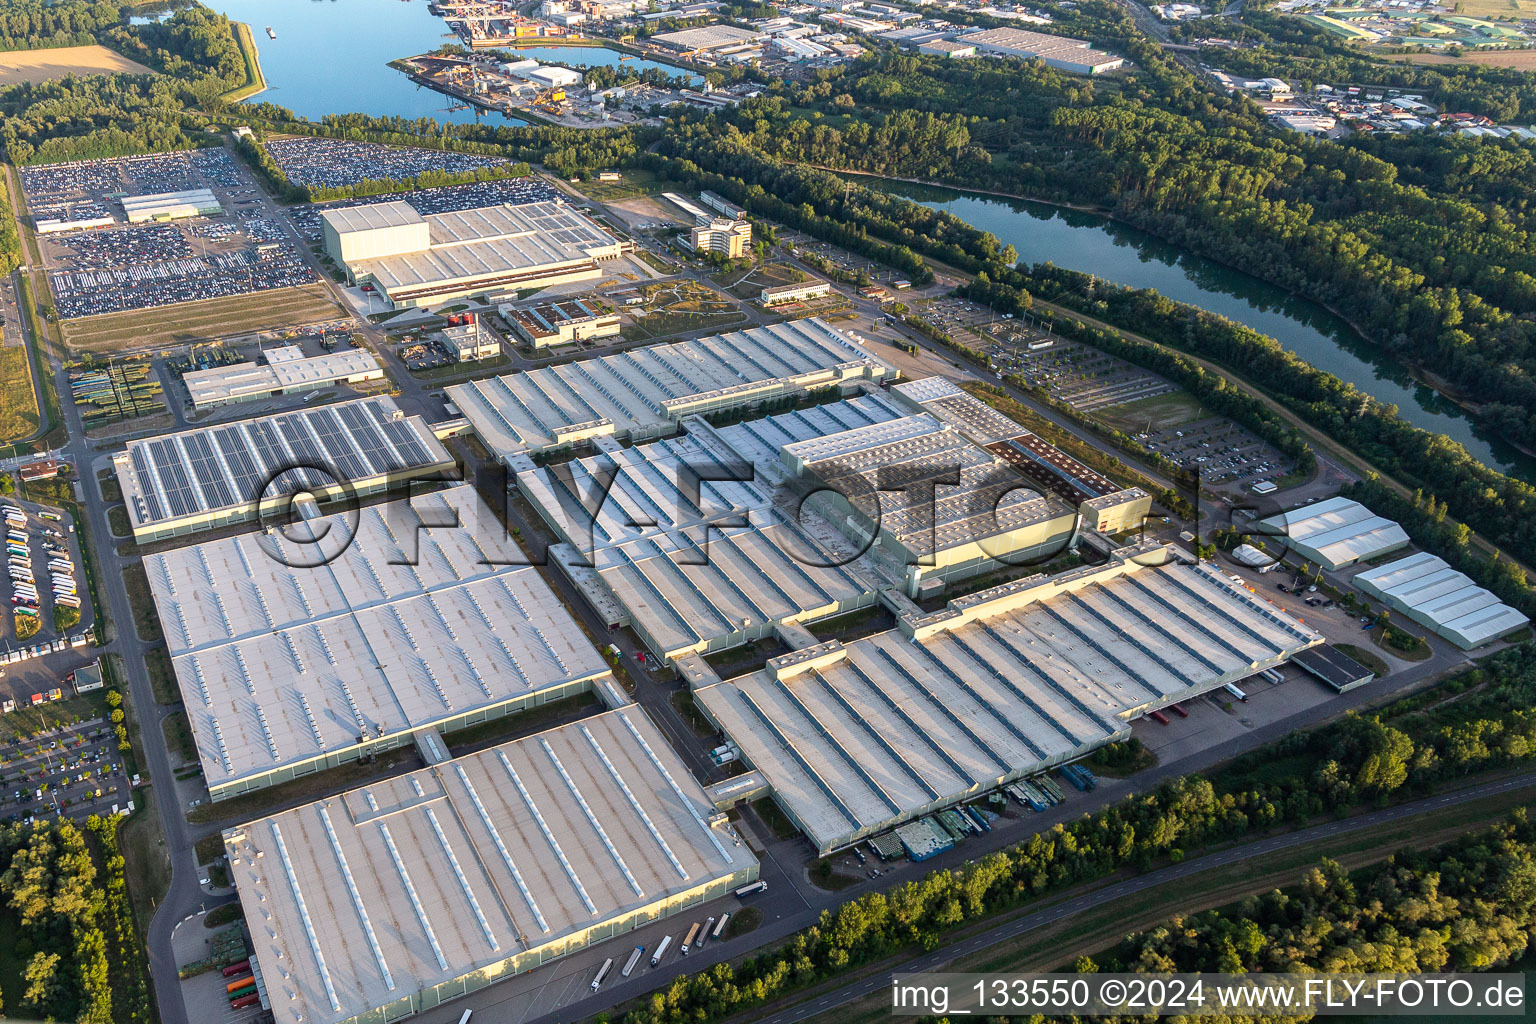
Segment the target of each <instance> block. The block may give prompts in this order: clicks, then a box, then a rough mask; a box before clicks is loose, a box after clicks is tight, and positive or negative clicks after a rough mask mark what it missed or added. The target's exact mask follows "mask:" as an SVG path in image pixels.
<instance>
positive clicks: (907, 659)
mask: <svg viewBox="0 0 1536 1024" xmlns="http://www.w3.org/2000/svg"><path fill="white" fill-rule="evenodd" d="M1154 563H1161V564H1154ZM1321 642H1322V638H1321V637H1320V636H1319V635H1317V634H1316V633H1314V632H1312V631H1311V630H1310V629H1308V628H1307V627H1306V626H1304V625H1302V624H1301V623H1299V622H1297V621H1296V620H1294V619H1291V618H1288V617H1287V616H1285V615H1283V614H1282V613H1280V612H1277V611H1276V610H1275V609H1274V608H1273V607H1272V606H1271V605H1269V604H1268V603H1266V602H1264V601H1262V600H1260V599H1258V598H1256V597H1254V596H1253V595H1252V594H1250V593H1248V592H1247V591H1246V590H1244V589H1241V588H1238V587H1235V586H1233V585H1232V584H1231V583H1230V582H1229V581H1227V580H1226V579H1224V578H1223V577H1222V576H1221V574H1220V573H1218V572H1216V571H1214V570H1212V569H1210V568H1209V567H1207V566H1204V565H1198V564H1197V565H1188V564H1183V563H1181V562H1179V561H1178V560H1177V559H1176V557H1175V553H1174V549H1172V548H1158V547H1156V546H1151V545H1148V546H1145V547H1138V548H1131V549H1125V550H1123V551H1122V552H1121V553H1120V556H1119V557H1117V558H1116V559H1114V560H1112V561H1111V562H1110V563H1109V564H1107V565H1103V566H1090V567H1086V568H1082V569H1078V570H1074V571H1072V572H1068V573H1064V574H1061V575H1058V576H1051V577H1047V576H1043V575H1041V576H1032V577H1029V578H1026V579H1021V580H1015V581H1013V582H1010V583H1005V584H1003V585H1002V586H999V587H995V588H993V589H991V590H986V591H982V592H980V593H977V594H973V595H969V596H967V597H963V598H957V599H955V600H952V601H950V602H949V605H948V607H947V608H945V609H944V610H942V611H939V612H935V613H932V614H928V615H922V614H920V613H912V614H908V615H902V616H899V617H898V624H897V628H896V629H893V630H890V631H888V632H884V633H877V634H875V635H873V636H869V637H865V638H863V639H861V640H855V641H852V642H849V643H840V642H838V641H835V640H833V641H827V642H824V643H821V644H817V645H815V646H813V647H808V648H805V649H801V650H797V651H794V652H792V653H790V654H785V655H783V656H781V657H778V658H774V659H771V660H770V661H769V662H768V665H767V667H766V668H765V669H764V670H762V671H761V672H757V673H754V674H752V675H747V676H742V677H740V678H737V679H732V680H728V681H725V682H720V683H716V684H714V685H710V686H704V687H701V688H700V689H698V690H696V691H695V692H694V698H695V700H696V702H697V704H698V706H699V707H700V708H701V709H702V710H703V711H704V713H705V714H706V715H707V716H708V717H709V718H710V719H711V720H712V721H713V722H715V723H716V724H717V725H719V726H720V728H721V729H723V730H724V732H725V733H726V735H727V736H729V737H730V739H731V740H732V742H734V743H735V744H736V746H737V747H738V748H739V749H740V751H741V756H742V759H743V760H744V761H745V762H746V763H747V764H748V765H750V766H751V767H752V768H754V769H756V770H757V771H759V772H761V773H762V774H763V775H764V776H765V777H766V778H767V780H768V784H769V786H770V787H771V788H772V791H773V795H774V797H775V798H776V800H777V801H778V802H779V804H780V805H781V806H782V807H783V809H784V811H785V813H786V814H788V815H789V816H790V818H791V819H792V820H793V821H794V822H795V824H796V825H797V826H799V827H800V828H801V829H802V830H803V831H804V832H805V833H806V835H807V836H808V837H809V838H810V840H811V842H812V843H813V844H814V845H815V846H816V848H817V849H818V850H819V851H821V852H822V853H823V854H825V853H828V852H830V851H832V850H836V849H840V848H843V847H846V846H849V845H851V844H853V843H855V842H858V841H860V840H862V839H865V838H867V837H870V836H873V835H876V834H878V833H880V832H884V831H886V830H887V829H890V828H893V827H895V826H897V825H899V824H901V823H902V822H905V821H909V820H911V819H913V818H918V817H922V816H924V815H927V814H930V813H932V812H934V811H936V810H939V809H941V808H943V807H946V806H948V805H951V804H954V803H957V802H959V801H961V800H964V799H969V798H972V797H975V796H979V795H980V794H982V793H985V792H987V791H989V790H991V789H993V788H995V787H996V786H998V785H1000V784H1003V783H1007V782H1012V781H1015V780H1017V779H1020V778H1026V777H1028V776H1030V775H1034V774H1036V773H1039V772H1042V771H1044V770H1046V769H1048V768H1050V767H1052V766H1054V765H1058V764H1061V763H1063V762H1066V761H1071V760H1075V759H1077V758H1079V757H1081V756H1083V755H1084V754H1087V753H1088V752H1089V751H1091V750H1093V749H1094V748H1096V747H1099V746H1102V745H1103V744H1105V743H1108V742H1111V741H1113V740H1116V739H1120V738H1123V737H1125V736H1126V735H1128V734H1129V730H1130V719H1131V718H1133V717H1135V716H1137V715H1139V714H1143V713H1145V712H1148V711H1152V710H1156V709H1158V708H1162V707H1165V706H1167V705H1169V704H1173V703H1176V702H1178V701H1181V700H1186V699H1188V698H1190V697H1193V696H1196V695H1198V694H1201V693H1205V692H1207V691H1209V690H1212V689H1214V688H1216V687H1219V686H1221V685H1223V684H1224V683H1227V682H1231V681H1234V680H1238V679H1242V678H1244V677H1246V676H1249V675H1252V674H1254V673H1256V672H1260V671H1262V670H1264V669H1265V668H1268V667H1270V666H1273V665H1277V664H1279V663H1281V662H1282V661H1284V660H1286V659H1287V658H1289V657H1290V656H1291V655H1293V654H1295V653H1297V652H1299V651H1302V650H1305V649H1307V648H1309V647H1312V646H1314V645H1316V644H1318V643H1321Z"/></svg>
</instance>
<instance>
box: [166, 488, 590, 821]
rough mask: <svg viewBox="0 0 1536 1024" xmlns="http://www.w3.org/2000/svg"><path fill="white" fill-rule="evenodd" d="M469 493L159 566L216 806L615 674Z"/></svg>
mask: <svg viewBox="0 0 1536 1024" xmlns="http://www.w3.org/2000/svg"><path fill="white" fill-rule="evenodd" d="M526 562H527V559H526V557H525V556H524V555H523V554H522V552H521V550H520V549H519V548H518V546H517V544H516V543H515V542H514V541H512V539H511V538H510V537H508V536H507V535H506V533H505V530H504V529H503V528H502V527H501V525H500V523H499V522H498V521H497V520H496V519H495V517H494V516H492V515H491V514H490V513H489V512H488V511H487V510H486V509H485V508H484V507H483V506H482V505H481V504H480V502H479V500H478V499H477V497H476V496H475V491H474V488H473V487H471V486H470V485H468V484H460V485H458V486H455V487H452V488H449V489H447V490H442V491H435V492H432V493H429V494H424V495H419V496H417V497H415V498H412V499H410V500H400V501H393V502H388V503H385V504H383V505H372V506H368V507H365V508H362V509H359V510H357V511H356V512H354V513H352V514H350V515H349V514H346V513H340V514H336V515H330V516H322V517H318V518H313V519H304V520H301V521H300V522H298V523H296V524H294V525H292V526H291V527H289V528H288V529H287V531H272V532H267V533H262V534H245V535H240V536H234V537H227V538H224V539H222V540H215V541H208V542H205V543H202V544H197V545H194V546H191V547H185V548H178V549H176V550H173V551H168V552H164V553H159V554H151V555H146V556H145V558H144V570H145V573H146V575H147V576H148V578H149V586H150V590H151V592H152V593H153V595H154V600H155V607H156V610H157V611H158V612H159V616H160V622H161V624H162V626H163V628H164V630H165V638H166V644H167V646H168V647H169V649H170V655H171V663H172V665H173V667H174V669H175V672H176V678H177V682H178V683H179V684H180V687H181V691H182V695H183V697H184V699H185V702H186V711H187V717H188V718H189V719H190V720H191V723H192V733H193V738H194V739H195V741H196V744H197V752H198V759H199V761H200V762H201V764H202V768H203V774H204V776H205V778H206V780H207V783H208V791H209V794H210V795H211V796H212V798H213V799H214V800H223V799H226V798H228V797H231V796H235V795H237V794H240V793H244V792H248V791H250V790H253V789H259V788H262V787H265V786H272V785H276V784H278V783H281V782H285V781H287V780H289V779H292V778H295V777H297V776H301V775H307V774H310V773H313V772H316V771H322V770H324V769H326V768H330V767H333V766H335V765H337V764H340V763H342V762H344V761H349V760H356V759H357V758H359V757H361V756H363V755H364V754H366V753H371V752H374V751H378V750H382V749H389V748H391V747H398V746H405V745H408V744H410V743H412V742H414V736H413V734H414V733H415V732H416V731H418V730H420V729H424V728H437V729H441V730H443V731H452V730H455V729H460V728H463V727H465V726H468V725H473V724H476V723H479V722H483V721H485V720H487V719H489V718H495V717H499V716H501V715H506V714H510V713H512V712H514V711H518V710H522V709H525V708H529V707H534V706H537V705H540V704H544V703H546V702H548V701H551V700H558V699H560V698H562V697H569V696H572V695H574V694H577V693H581V692H584V691H587V690H590V689H592V688H593V687H594V686H595V685H597V683H598V682H599V681H600V680H602V679H604V678H606V677H607V676H608V675H609V671H608V666H607V664H606V663H605V662H604V661H603V659H602V658H601V657H600V656H599V655H598V653H597V651H596V650H595V649H594V648H593V646H592V644H591V643H590V642H589V641H588V640H587V638H586V636H585V635H584V634H583V633H582V631H581V630H580V628H579V627H578V626H577V625H576V623H575V622H574V621H572V619H571V616H570V614H569V613H568V612H567V611H566V610H565V607H564V606H563V605H562V604H561V603H560V601H559V599H558V598H557V597H556V596H555V594H554V592H553V591H551V590H550V589H549V586H548V584H546V583H545V582H544V580H543V578H542V577H541V576H540V575H539V574H538V571H537V570H536V569H535V568H533V567H532V566H529V565H527V564H526Z"/></svg>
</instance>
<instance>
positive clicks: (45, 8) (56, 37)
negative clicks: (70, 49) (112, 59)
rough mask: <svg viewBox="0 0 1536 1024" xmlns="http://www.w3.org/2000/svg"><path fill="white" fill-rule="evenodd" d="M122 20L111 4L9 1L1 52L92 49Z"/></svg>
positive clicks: (0, 25) (2, 9)
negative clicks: (72, 48)
mask: <svg viewBox="0 0 1536 1024" xmlns="http://www.w3.org/2000/svg"><path fill="white" fill-rule="evenodd" d="M122 20H123V15H122V10H121V9H120V8H119V6H118V5H117V4H115V3H111V2H110V0H48V2H46V3H45V2H43V0H6V2H5V3H3V4H0V50H40V49H44V48H46V47H56V46H89V45H90V44H91V43H94V42H96V37H97V35H98V34H99V33H100V32H102V31H103V30H104V29H108V28H112V27H114V26H116V25H118V24H119V23H121V21H122Z"/></svg>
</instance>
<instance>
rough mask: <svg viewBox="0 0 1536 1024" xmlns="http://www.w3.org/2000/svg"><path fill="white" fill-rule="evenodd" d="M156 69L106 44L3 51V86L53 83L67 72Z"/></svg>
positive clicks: (0, 84)
mask: <svg viewBox="0 0 1536 1024" xmlns="http://www.w3.org/2000/svg"><path fill="white" fill-rule="evenodd" d="M119 72H125V73H127V74H134V75H152V74H154V72H153V71H152V70H151V69H149V68H147V67H145V66H144V65H142V64H140V63H139V62H138V61H133V60H129V59H128V58H127V57H124V56H123V55H122V54H120V53H115V52H113V51H112V50H109V49H107V48H106V47H105V46H96V45H91V46H63V47H58V48H56V49H51V50H13V51H11V52H9V53H0V87H4V86H7V85H16V84H18V83H21V82H50V81H52V80H54V79H55V78H63V77H64V76H65V75H112V74H117V73H119Z"/></svg>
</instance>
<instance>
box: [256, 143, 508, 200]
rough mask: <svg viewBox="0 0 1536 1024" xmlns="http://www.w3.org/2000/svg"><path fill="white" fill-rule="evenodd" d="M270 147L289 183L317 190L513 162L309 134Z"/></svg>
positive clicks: (459, 171)
mask: <svg viewBox="0 0 1536 1024" xmlns="http://www.w3.org/2000/svg"><path fill="white" fill-rule="evenodd" d="M266 147H267V152H268V153H270V154H271V155H272V159H273V160H275V161H277V166H278V167H280V168H282V171H283V174H285V175H286V176H287V178H288V180H289V181H291V182H293V183H294V184H295V185H307V186H311V187H315V188H345V187H346V186H348V185H356V184H358V183H359V182H363V181H382V180H394V181H400V182H403V183H405V182H409V181H411V180H412V179H414V178H415V177H416V176H417V175H419V174H424V173H427V172H429V171H446V172H447V173H449V174H461V173H463V172H465V171H475V170H479V169H480V168H482V167H497V166H501V165H503V164H506V163H507V160H506V158H505V157H498V156H478V155H476V154H473V153H449V152H444V151H442V150H437V149H421V148H418V147H411V146H381V145H379V144H378V143H374V142H351V141H348V140H346V139H321V138H311V137H308V136H303V137H299V138H291V139H268V140H267V142H266ZM407 187H409V186H407Z"/></svg>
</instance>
